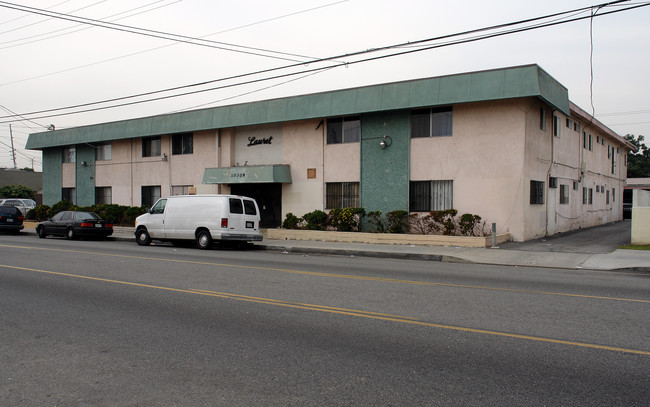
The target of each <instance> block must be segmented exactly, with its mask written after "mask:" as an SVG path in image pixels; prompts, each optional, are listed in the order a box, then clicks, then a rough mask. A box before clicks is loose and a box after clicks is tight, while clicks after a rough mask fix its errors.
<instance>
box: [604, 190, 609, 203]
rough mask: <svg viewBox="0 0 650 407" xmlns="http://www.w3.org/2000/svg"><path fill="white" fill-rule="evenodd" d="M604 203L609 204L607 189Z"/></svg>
mask: <svg viewBox="0 0 650 407" xmlns="http://www.w3.org/2000/svg"><path fill="white" fill-rule="evenodd" d="M605 204H607V205H609V189H608V190H607V191H605Z"/></svg>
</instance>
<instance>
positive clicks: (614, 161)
mask: <svg viewBox="0 0 650 407" xmlns="http://www.w3.org/2000/svg"><path fill="white" fill-rule="evenodd" d="M612 174H616V154H615V153H613V152H612Z"/></svg>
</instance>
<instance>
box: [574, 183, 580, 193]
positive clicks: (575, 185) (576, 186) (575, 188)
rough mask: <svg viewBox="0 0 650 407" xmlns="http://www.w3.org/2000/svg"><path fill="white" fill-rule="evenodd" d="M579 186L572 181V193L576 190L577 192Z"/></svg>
mask: <svg viewBox="0 0 650 407" xmlns="http://www.w3.org/2000/svg"><path fill="white" fill-rule="evenodd" d="M579 184H580V183H579V182H578V181H573V190H574V191H577V190H578V185H579Z"/></svg>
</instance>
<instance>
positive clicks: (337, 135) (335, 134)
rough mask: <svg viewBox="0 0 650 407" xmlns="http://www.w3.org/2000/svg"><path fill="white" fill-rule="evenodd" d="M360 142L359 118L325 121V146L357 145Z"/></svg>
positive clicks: (350, 117)
mask: <svg viewBox="0 0 650 407" xmlns="http://www.w3.org/2000/svg"><path fill="white" fill-rule="evenodd" d="M359 140H361V120H360V118H359V116H349V117H339V118H334V119H327V144H341V143H358V142H359Z"/></svg>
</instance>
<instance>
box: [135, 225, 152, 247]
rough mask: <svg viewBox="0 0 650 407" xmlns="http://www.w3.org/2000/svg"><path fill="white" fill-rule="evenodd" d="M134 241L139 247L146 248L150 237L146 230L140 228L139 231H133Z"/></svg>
mask: <svg viewBox="0 0 650 407" xmlns="http://www.w3.org/2000/svg"><path fill="white" fill-rule="evenodd" d="M135 241H136V243H138V244H139V245H140V246H148V245H149V243H151V236H149V232H147V229H145V228H140V229H138V230H136V231H135Z"/></svg>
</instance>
